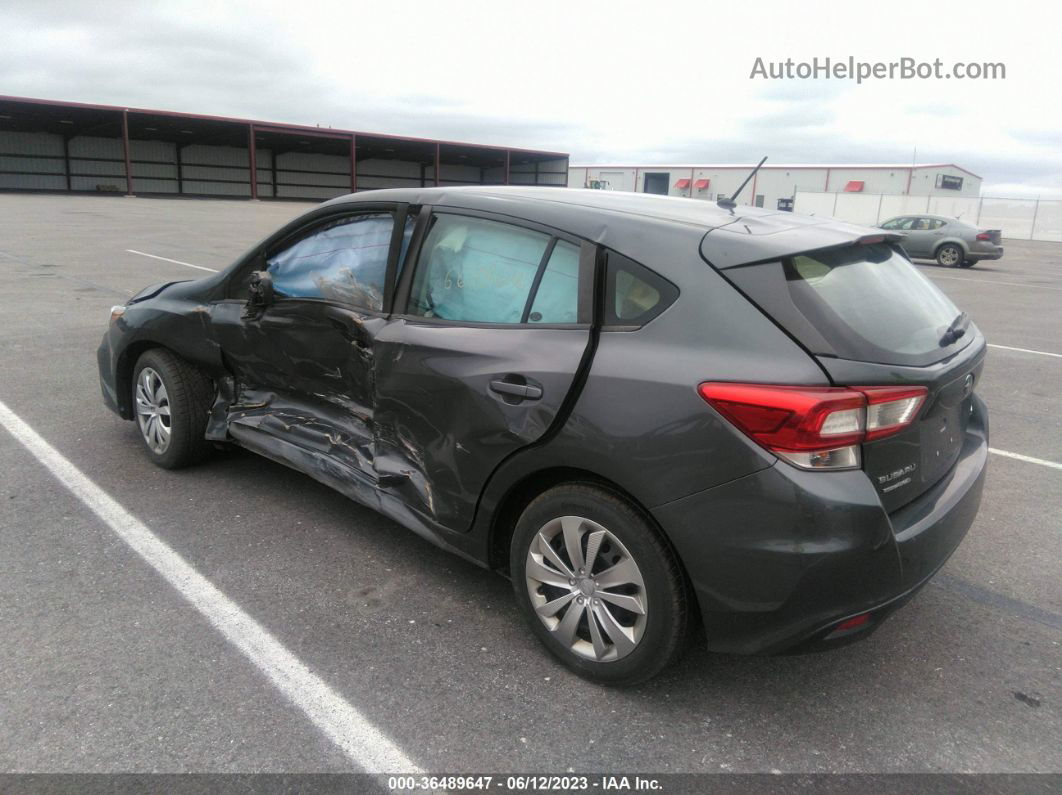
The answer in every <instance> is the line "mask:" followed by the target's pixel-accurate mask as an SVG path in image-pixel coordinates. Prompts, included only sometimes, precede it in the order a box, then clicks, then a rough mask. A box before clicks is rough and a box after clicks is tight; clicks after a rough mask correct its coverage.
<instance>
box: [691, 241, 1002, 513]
mask: <svg viewBox="0 0 1062 795" xmlns="http://www.w3.org/2000/svg"><path fill="white" fill-rule="evenodd" d="M709 237H711V235H709ZM702 250H704V247H702ZM719 270H720V273H722V274H723V276H724V277H725V278H726V279H728V280H729V281H730V282H731V283H732V284H733V285H734V286H735V287H737V288H738V289H739V290H740V291H741V292H742V293H744V294H745V296H746V297H748V298H749V300H751V301H752V302H753V303H755V304H756V305H757V306H758V307H759V308H760V309H761V310H762V311H763V312H764V313H765V314H767V315H768V316H769V317H770V318H771V319H772V320H773V321H774V322H775V323H776V324H778V325H779V326H780V327H781V328H782V329H783V330H784V331H786V332H787V333H788V334H789V335H790V336H791V337H793V338H794V339H795V340H796V341H797V342H798V343H799V344H800V345H801V346H803V347H804V348H805V349H806V350H807V351H808V352H809V353H810V354H811V355H812V356H813V357H814V358H815V359H816V361H818V363H819V365H820V366H821V367H822V369H823V370H824V371H825V372H826V373H827V375H828V376H829V378H830V380H831V381H832V382H833V384H834V385H836V386H849V387H865V386H924V387H925V388H926V389H927V390H928V394H927V395H926V399H925V401H924V402H923V403H922V405H921V407H920V408H919V410H918V413H917V415H916V419H915V420H914V421H913V422H912V423H911V424H910V425H909V426H907V427H906V428H905V429H904V430H902V431H901V432H899V433H897V434H895V435H892V436H889V437H888V438H884V439H879V440H877V441H873V442H869V443H865V444H864V445H863V455H862V467H863V469H864V471H865V472H866V473H867V475H868V476H869V477H870V479H871V481H872V482H873V483H874V485H875V487H876V488H877V490H878V493H879V495H880V497H881V500H882V504H883V505H884V506H885V508H886V509H887V510H890V511H891V510H895V509H897V508H900V507H902V506H903V505H906V504H907V503H909V502H910V501H911V500H914V499H916V498H917V497H918V496H919V495H920V494H922V493H924V492H925V491H926V490H927V489H929V488H930V487H931V486H933V485H934V484H935V483H937V482H938V481H939V480H940V479H941V478H942V477H944V476H945V475H946V474H947V473H948V472H949V470H950V469H951V468H952V467H953V466H954V464H955V462H956V461H957V459H958V457H959V453H960V451H961V449H962V445H963V440H964V436H965V433H966V428H967V425H968V422H969V419H970V415H971V412H972V410H973V409H972V406H973V401H974V397H973V393H974V387H975V386H976V384H977V383H978V382H979V380H980V373H981V368H982V366H983V362H984V355H985V343H984V339H983V337H982V336H981V335H980V332H978V330H977V328H976V327H975V326H974V325H973V324H972V323H970V322H969V319H968V318H967V317H966V315H965V314H964V313H961V312H960V311H959V309H958V308H957V307H956V306H955V305H954V304H953V303H952V302H951V301H950V300H949V299H948V298H947V296H945V295H944V294H943V293H942V292H941V291H940V290H939V289H938V288H937V287H936V286H935V285H934V284H933V283H932V282H930V281H929V279H927V278H926V277H925V276H923V275H922V274H921V273H920V272H919V271H918V270H917V269H916V268H915V267H914V266H912V265H911V263H910V262H909V261H908V260H907V258H906V257H905V256H904V255H903V253H902V252H901V251H900V249H899V248H898V247H896V246H895V244H894V243H893V242H891V241H890V240H889V239H883V238H882V237H881V236H880V235H879V236H874V237H865V238H861V239H858V240H857V241H856V242H849V243H848V244H846V245H834V246H832V247H829V248H824V249H816V250H812V251H806V252H803V253H798V254H792V255H788V256H780V257H778V258H776V259H775V258H772V259H771V260H770V261H766V262H755V263H752V264H748V265H736V266H731V267H726V268H721V269H719Z"/></svg>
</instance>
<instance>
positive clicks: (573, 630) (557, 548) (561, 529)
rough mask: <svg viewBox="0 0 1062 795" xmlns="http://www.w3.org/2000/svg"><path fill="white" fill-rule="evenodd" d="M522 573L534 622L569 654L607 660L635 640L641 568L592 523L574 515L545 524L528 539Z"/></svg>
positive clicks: (639, 625)
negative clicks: (540, 624) (568, 651)
mask: <svg viewBox="0 0 1062 795" xmlns="http://www.w3.org/2000/svg"><path fill="white" fill-rule="evenodd" d="M525 577H526V580H527V592H528V595H529V596H530V597H531V606H532V608H533V609H534V610H535V613H536V614H537V615H538V618H539V620H540V621H542V623H543V624H544V625H545V627H546V629H548V630H549V631H550V633H551V634H552V635H553V637H555V638H556V639H557V640H558V641H559V642H560V643H561V644H562V645H563V646H564V647H566V648H567V649H569V650H570V651H571V652H572V653H574V654H576V655H578V656H580V657H584V658H586V659H589V660H593V661H596V662H612V661H614V660H619V659H622V658H623V657H626V656H627V655H628V654H630V653H631V652H632V651H634V649H635V648H636V647H637V646H638V643H639V642H640V641H641V639H642V636H643V635H644V633H645V622H646V617H647V614H648V604H647V599H646V591H645V581H644V580H643V579H642V572H641V569H639V568H638V563H637V561H635V560H634V558H633V557H632V556H631V554H630V552H629V551H628V550H627V548H626V547H625V546H624V545H623V543H622V542H621V541H620V540H619V539H618V538H616V536H615V535H614V534H613V533H611V532H610V531H609V530H608V529H606V528H605V527H603V526H601V525H600V524H598V523H597V522H593V521H591V520H590V519H585V518H583V517H580V516H562V517H558V518H556V519H553V520H551V521H550V522H547V523H546V524H545V525H544V526H543V527H542V528H541V529H540V530H539V531H538V533H536V534H535V536H534V538H533V539H532V540H531V546H530V548H529V549H528V551H527V561H526V564H525Z"/></svg>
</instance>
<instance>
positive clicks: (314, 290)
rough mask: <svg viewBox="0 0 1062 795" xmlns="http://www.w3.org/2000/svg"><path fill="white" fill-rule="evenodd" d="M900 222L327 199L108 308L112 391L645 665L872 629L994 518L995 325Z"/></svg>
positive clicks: (448, 193) (634, 197)
mask: <svg viewBox="0 0 1062 795" xmlns="http://www.w3.org/2000/svg"><path fill="white" fill-rule="evenodd" d="M898 242H899V238H898V237H897V236H894V235H893V234H890V233H889V232H888V231H884V230H881V229H870V228H864V227H859V226H852V225H849V224H844V223H840V222H837V221H833V220H829V219H823V218H808V217H801V216H799V215H794V214H792V213H775V212H770V211H765V210H760V209H755V208H748V207H737V208H727V207H719V206H716V205H714V204H709V203H707V202H703V201H696V200H689V199H674V198H666V197H658V196H648V195H642V194H625V193H615V192H603V191H580V190H558V189H551V188H521V187H486V186H484V187H472V188H418V189H400V190H381V191H370V192H365V193H359V194H356V195H352V196H348V197H344V198H341V199H336V200H334V201H330V202H328V203H326V204H323V205H321V206H318V207H316V208H315V209H313V210H311V211H310V212H308V213H306V214H305V215H303V216H301V217H300V218H297V219H296V220H294V221H292V222H291V223H289V224H288V225H286V226H285V227H283V228H282V229H280V230H279V231H278V232H276V234H274V235H272V236H270V237H269V238H267V239H266V240H265V241H263V242H262V243H260V244H258V245H256V246H254V247H253V248H252V249H251V250H250V251H249V252H248V253H247V254H246V255H244V256H243V257H241V258H240V259H239V260H237V261H236V262H235V263H233V264H232V266H231V267H229V268H227V269H225V270H224V271H222V272H221V273H218V274H217V275H213V276H210V277H207V278H205V279H200V280H198V281H186V282H171V283H166V284H159V285H155V286H153V287H149V288H147V289H145V290H143V291H142V292H140V293H139V294H138V295H136V296H134V297H133V298H131V299H130V300H129V301H128V302H126V304H125V305H124V306H117V307H115V308H114V309H113V310H112V313H111V323H110V327H109V329H108V331H107V333H106V335H105V336H104V339H103V343H102V345H101V346H100V349H99V353H98V359H99V369H100V382H101V386H102V390H103V397H104V400H105V402H106V404H107V405H108V406H109V407H110V408H111V409H113V410H114V411H116V412H117V413H118V414H119V415H120V416H122V417H124V418H125V419H128V420H133V421H135V422H136V423H137V424H138V426H139V429H140V431H141V435H142V438H143V443H144V448H145V451H146V456H147V457H148V458H149V459H150V460H152V461H153V462H154V463H156V464H158V465H159V466H162V467H168V468H175V467H181V466H186V465H188V464H192V463H195V462H198V461H200V460H202V459H203V458H204V457H205V456H206V454H207V453H208V452H209V451H210V450H211V449H212V448H214V447H216V446H219V445H224V444H228V445H238V446H240V447H243V448H246V449H247V450H250V451H253V452H255V453H259V454H261V455H264V456H266V457H268V458H270V459H273V460H274V461H277V462H280V463H282V464H285V465H287V466H289V467H291V468H293V469H295V470H298V471H299V472H302V473H305V474H306V475H309V476H310V477H312V478H315V479H316V480H319V481H321V482H323V483H326V484H328V485H329V486H331V487H333V488H335V489H337V490H338V491H340V492H342V493H343V494H345V495H347V496H349V497H351V498H352V499H354V500H356V501H358V502H360V503H362V504H363V505H366V506H369V507H371V508H373V509H375V510H377V511H379V512H381V513H383V514H385V515H386V516H388V517H391V518H392V519H394V520H395V521H396V522H398V523H399V524H401V525H404V526H405V527H407V528H409V529H410V530H412V531H414V532H415V533H417V534H418V535H420V536H422V537H423V538H426V539H428V540H429V541H431V542H433V543H435V544H438V545H439V546H441V547H444V548H446V549H448V550H451V551H453V552H455V553H456V554H458V555H461V556H462V557H464V558H467V559H468V560H471V561H473V562H475V563H477V564H479V565H481V566H484V567H489V568H491V569H495V570H498V571H501V572H503V573H505V574H507V575H508V576H509V577H510V578H511V580H512V583H513V589H514V592H515V595H516V601H517V603H518V605H519V607H520V609H521V610H522V612H523V613H524V614H525V615H526V618H527V622H528V624H529V626H530V628H531V631H532V632H533V633H534V634H535V635H537V636H538V638H539V639H540V640H541V642H542V643H543V645H544V646H545V647H546V648H547V649H549V651H550V652H552V653H553V654H554V655H556V656H557V658H558V659H560V660H561V661H562V662H563V663H564V664H566V665H567V666H569V667H570V668H572V669H574V670H575V671H577V672H578V673H580V674H582V675H584V676H586V677H588V678H591V679H594V680H596V681H599V682H604V683H609V684H632V683H635V682H640V681H643V680H645V679H647V678H649V677H651V676H653V675H654V674H656V673H657V672H659V671H660V670H661V669H662V668H663V667H664V666H665V665H667V664H668V663H669V662H670V661H672V660H673V659H674V658H675V657H676V656H677V655H678V654H679V652H680V651H681V649H682V648H683V646H684V640H685V639H686V637H687V634H688V632H689V630H690V629H691V627H692V626H694V625H695V624H696V623H697V622H699V623H701V624H703V626H704V628H705V631H706V639H707V644H708V647H709V648H710V649H713V650H717V651H721V652H729V653H743V654H744V653H761V652H779V651H783V650H805V649H807V650H811V649H825V648H829V647H831V646H835V645H839V644H842V643H847V642H849V641H852V640H854V639H857V638H862V637H866V636H867V635H869V634H870V633H871V632H873V630H874V629H875V628H876V627H878V626H879V625H880V624H881V623H882V621H884V620H885V618H886V617H887V616H888V615H889V614H890V613H891V612H892V611H893V610H894V609H895V608H896V607H898V606H899V605H901V604H902V603H903V602H904V601H905V600H907V599H908V598H910V597H911V596H912V595H913V594H914V593H915V592H916V591H917V590H918V589H919V588H920V587H921V586H922V585H923V584H925V583H926V581H927V580H928V579H929V578H930V577H932V575H933V574H934V572H936V570H937V569H938V568H940V566H941V565H943V563H944V562H945V561H946V560H947V558H948V556H949V555H950V554H951V553H952V552H953V550H954V549H955V548H956V546H957V545H958V544H959V542H960V541H961V540H962V538H963V536H964V535H965V533H966V531H967V529H968V528H969V526H970V524H971V522H972V521H973V518H974V515H975V513H976V511H977V508H978V505H979V502H980V498H981V488H982V483H983V480H984V472H985V464H986V459H987V451H988V419H987V414H986V410H985V405H984V403H983V402H982V401H981V400H980V399H979V397H978V396H977V394H976V386H977V384H978V381H979V379H980V374H981V368H982V366H983V362H984V358H985V349H986V348H985V340H984V338H983V336H982V335H981V333H980V332H979V331H978V329H977V327H976V326H975V325H973V324H972V323H971V322H970V320H969V318H968V317H967V316H966V315H965V313H963V312H960V311H959V309H958V308H956V307H955V306H954V305H953V304H952V302H951V301H949V300H948V298H946V297H945V296H944V295H943V294H942V293H941V292H940V291H939V290H938V289H937V288H936V287H935V286H934V285H933V284H932V283H931V282H929V281H928V280H927V279H926V278H925V277H923V276H922V275H921V274H920V273H919V272H918V271H917V270H916V269H915V268H914V267H912V265H911V263H910V262H909V261H908V260H907V258H906V256H905V255H904V253H903V250H902V248H900V247H899V245H898Z"/></svg>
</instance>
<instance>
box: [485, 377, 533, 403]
mask: <svg viewBox="0 0 1062 795" xmlns="http://www.w3.org/2000/svg"><path fill="white" fill-rule="evenodd" d="M490 390H491V392H497V393H498V394H499V395H510V396H512V397H514V398H518V399H519V400H538V399H539V398H540V397H542V387H540V386H536V385H535V384H518V383H515V382H513V381H503V380H501V379H499V380H496V381H491V382H490Z"/></svg>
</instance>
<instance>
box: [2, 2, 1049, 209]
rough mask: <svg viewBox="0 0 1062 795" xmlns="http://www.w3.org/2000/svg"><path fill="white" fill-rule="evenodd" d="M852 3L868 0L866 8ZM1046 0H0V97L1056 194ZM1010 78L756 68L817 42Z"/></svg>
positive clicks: (582, 154) (801, 54) (800, 54)
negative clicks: (838, 76)
mask: <svg viewBox="0 0 1062 795" xmlns="http://www.w3.org/2000/svg"><path fill="white" fill-rule="evenodd" d="M864 9H865V10H864ZM1058 18H1059V12H1058V11H1057V7H1056V6H1053V5H1050V4H1047V3H1024V2H1015V1H1014V0H1009V2H1005V3H1004V2H991V3H987V2H972V1H971V0H966V2H961V3H942V2H929V0H921V2H900V1H899V0H890V1H889V2H875V3H873V4H865V3H843V2H841V0H835V2H829V3H824V2H816V1H815V0H784V1H783V2H768V1H767V0H755V2H748V0H734V2H731V3H723V2H718V0H717V1H716V2H707V0H701V1H700V2H691V3H685V2H681V3H680V2H674V3H668V2H663V0H655V2H654V0H643V2H639V3H625V2H620V1H619V0H612V1H611V2H579V1H578V0H569V2H558V3H555V2H550V1H547V0H525V2H520V3H513V2H505V1H504V0H494V2H457V0H438V1H437V2H430V3H429V2H414V1H413V0H406V1H405V2H381V1H380V0H374V1H373V2H360V0H345V2H340V3H334V4H327V5H326V4H325V3H318V2H302V3H295V2H287V3H276V4H274V3H271V2H267V1H266V0H257V1H256V2H247V3H244V2H219V0H212V1H211V2H199V1H198V0H196V1H195V2H184V3H177V2H169V3H150V2H147V0H144V1H143V2H107V0H98V1H97V2H52V1H51V0H7V1H6V2H4V3H2V4H0V94H13V95H20V96H32V97H45V98H49V99H61V100H74V101H82V102H100V103H106V104H115V105H126V106H134V107H147V108H160V109H166V110H181V111H189V112H193V113H208V114H218V115H225V116H242V117H250V118H257V119H266V120H270V121H283V122H295V123H302V124H320V125H322V126H334V127H343V128H347V129H357V130H365V131H376V132H391V133H402V134H409V135H420V136H426V137H443V138H448V139H458V140H467V141H474V142H482V143H496V144H508V145H511V146H523V147H530V148H543V149H553V150H559V151H567V152H571V155H572V162H580V163H583V162H589V163H608V162H643V163H689V162H750V161H751V162H754V161H756V160H758V159H759V157H761V156H762V155H768V156H769V157H770V161H772V162H775V163H801V162H804V163H814V162H867V163H875V162H876V163H885V162H903V163H907V162H910V161H911V159H912V157H913V155H914V151H915V148H916V147H917V157H918V160H919V161H920V162H954V163H957V164H958V165H961V166H963V167H965V168H967V169H969V170H971V171H973V172H975V173H977V174H980V175H981V176H983V177H984V178H985V190H984V192H985V193H988V194H992V195H1038V194H1040V195H1044V196H1049V195H1050V196H1062V101H1060V95H1062V92H1060V90H1059V88H1060V86H1062V34H1060V32H1059V25H1058ZM815 56H818V57H819V58H824V57H827V56H829V57H832V58H834V59H846V58H847V57H848V56H853V57H855V58H856V59H857V60H864V61H878V60H880V61H891V60H897V59H899V58H901V57H904V56H909V57H912V58H915V59H917V60H922V61H932V60H933V59H934V58H938V57H939V58H941V59H942V60H943V61H944V62H945V65H946V66H950V64H951V63H953V62H955V61H963V62H969V61H978V62H981V61H989V62H1002V63H1003V64H1005V66H1006V79H1005V80H995V81H986V80H966V81H958V80H954V79H953V80H943V79H940V80H908V81H902V80H891V81H890V80H877V81H870V82H865V83H863V84H862V85H857V84H856V83H855V82H854V81H843V80H819V81H814V80H799V79H792V80H772V81H766V80H762V79H750V77H749V75H750V73H751V71H752V68H753V65H754V63H755V60H756V58H757V57H762V58H763V59H764V61H765V62H771V61H782V60H785V59H786V58H789V57H791V58H793V59H795V60H797V61H800V60H810V59H811V58H812V57H815Z"/></svg>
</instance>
